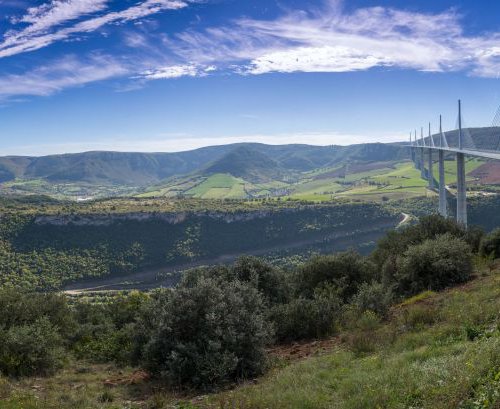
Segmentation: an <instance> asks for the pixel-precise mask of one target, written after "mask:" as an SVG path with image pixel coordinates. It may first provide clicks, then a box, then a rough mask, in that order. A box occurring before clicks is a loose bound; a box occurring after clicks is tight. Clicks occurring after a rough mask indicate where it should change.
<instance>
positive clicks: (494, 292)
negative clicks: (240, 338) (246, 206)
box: [0, 268, 500, 409]
mask: <svg viewBox="0 0 500 409" xmlns="http://www.w3.org/2000/svg"><path fill="white" fill-rule="evenodd" d="M483 270H484V272H483V273H480V274H478V277H477V278H476V279H475V280H473V281H472V282H470V283H468V284H466V285H463V286H460V287H455V288H451V289H449V290H447V291H444V292H442V293H432V292H425V293H422V294H420V295H417V296H415V297H412V298H410V299H407V300H406V301H404V302H403V303H401V304H398V305H396V306H394V307H393V308H392V309H391V312H390V316H389V318H388V319H387V320H386V321H383V322H380V321H379V320H378V319H376V318H374V317H371V318H370V317H369V316H368V317H367V318H366V319H364V320H362V321H360V322H357V323H356V324H352V323H347V324H346V329H345V331H344V332H343V333H342V334H341V335H339V336H337V337H334V338H331V339H328V340H322V341H312V342H308V343H301V344H293V345H290V346H280V347H277V348H274V349H272V350H271V351H270V354H271V356H272V357H273V358H272V362H273V369H271V371H270V372H269V373H268V374H267V375H265V376H264V377H262V378H260V379H256V380H254V381H253V382H248V383H246V384H243V385H240V386H237V387H233V388H231V389H228V390H225V391H220V392H218V393H215V394H209V395H203V396H196V395H190V394H189V393H184V394H179V393H176V392H173V391H166V390H165V389H164V388H162V386H161V385H159V384H157V383H155V382H153V381H151V380H150V379H148V376H147V374H146V373H144V372H141V371H136V370H134V369H133V368H128V369H120V368H116V367H114V366H109V365H106V366H104V365H90V364H89V365H87V364H85V363H84V362H75V363H72V364H69V365H68V366H67V369H66V370H64V371H62V372H60V373H59V374H58V375H56V376H54V377H48V378H30V379H27V380H12V379H11V380H8V379H0V408H7V409H11V408H12V409H17V408H24V409H32V408H47V409H51V408H61V409H63V408H76V409H77V408H106V409H110V408H151V409H153V408H158V409H159V408H184V409H187V408H198V407H199V408H242V409H243V408H343V409H344V408H450V409H451V408H465V409H472V408H500V315H499V311H500V270H499V269H498V268H497V269H493V272H489V271H486V270H488V269H486V268H483Z"/></svg>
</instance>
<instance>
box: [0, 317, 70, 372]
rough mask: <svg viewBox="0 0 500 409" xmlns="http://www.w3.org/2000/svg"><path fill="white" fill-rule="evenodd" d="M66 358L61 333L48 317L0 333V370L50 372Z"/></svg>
mask: <svg viewBox="0 0 500 409" xmlns="http://www.w3.org/2000/svg"><path fill="white" fill-rule="evenodd" d="M63 359H64V350H63V348H62V339H61V336H60V335H59V333H58V332H57V329H56V328H55V327H54V326H53V325H52V324H51V323H50V321H49V319H48V318H46V317H42V318H40V319H38V320H37V321H35V322H33V323H31V324H24V325H20V326H12V327H11V328H9V329H8V330H6V331H1V332H0V372H2V373H3V374H5V375H8V376H31V375H48V374H51V373H53V372H54V371H55V370H56V369H58V368H59V367H61V366H62V362H63Z"/></svg>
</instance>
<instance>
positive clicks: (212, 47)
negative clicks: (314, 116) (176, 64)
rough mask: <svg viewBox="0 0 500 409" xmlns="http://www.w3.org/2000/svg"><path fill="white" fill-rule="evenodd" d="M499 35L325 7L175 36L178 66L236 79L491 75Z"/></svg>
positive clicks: (439, 17) (454, 17)
mask: <svg viewBox="0 0 500 409" xmlns="http://www.w3.org/2000/svg"><path fill="white" fill-rule="evenodd" d="M499 40H500V33H488V34H484V35H481V36H475V37H471V36H467V35H465V34H464V30H463V28H462V20H461V16H460V15H459V14H458V13H457V12H456V11H455V10H454V9H450V10H446V11H444V12H442V13H434V14H433V13H423V12H415V11H405V10H398V9H394V8H387V7H370V8H363V9H358V10H356V11H354V12H351V13H346V12H344V11H343V8H342V6H341V2H338V1H327V2H326V3H325V7H324V8H322V9H314V10H298V11H297V10H294V11H290V12H289V13H287V14H286V15H284V16H281V17H279V18H277V19H275V20H256V19H239V20H236V21H235V22H233V23H232V24H229V25H227V26H224V27H214V28H210V29H206V30H205V31H203V32H199V31H194V30H189V31H186V32H184V33H180V34H178V35H177V36H175V39H173V40H172V41H171V47H172V49H173V50H174V51H175V52H176V53H177V55H178V56H179V57H180V58H181V59H183V60H184V61H186V62H188V63H191V64H194V63H198V64H214V63H218V65H219V66H224V65H225V66H226V67H229V69H230V70H233V71H234V72H237V73H242V74H255V75H257V74H265V73H271V72H282V73H290V72H346V71H359V70H367V69H371V68H375V67H386V68H387V67H391V68H392V67H394V68H402V69H413V70H418V71H430V72H449V71H458V70H463V71H466V72H467V73H469V74H471V75H480V76H497V75H498V71H499V70H500V47H499V46H498V44H499Z"/></svg>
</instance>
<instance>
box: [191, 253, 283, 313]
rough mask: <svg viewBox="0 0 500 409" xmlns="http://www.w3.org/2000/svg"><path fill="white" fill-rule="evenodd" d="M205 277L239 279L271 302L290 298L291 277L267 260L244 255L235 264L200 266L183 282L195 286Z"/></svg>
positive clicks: (279, 301)
mask: <svg viewBox="0 0 500 409" xmlns="http://www.w3.org/2000/svg"><path fill="white" fill-rule="evenodd" d="M203 278H215V279H218V280H224V281H233V280H239V281H241V282H244V283H248V284H250V285H252V286H253V287H255V288H256V289H257V290H259V292H260V293H261V294H262V295H263V296H264V298H265V299H266V301H269V302H270V303H271V304H274V303H282V302H286V301H288V299H289V298H290V292H291V288H290V278H289V277H287V275H286V273H285V272H284V271H283V270H281V269H279V268H276V267H274V266H272V265H271V264H269V263H266V262H265V261H263V260H261V259H259V258H257V257H253V256H243V257H240V258H238V259H237V260H236V262H235V263H234V265H233V266H231V267H229V266H212V267H199V268H194V269H191V270H189V271H188V272H186V273H185V274H184V276H183V278H182V284H183V285H184V286H186V287H190V286H194V285H196V283H197V282H198V281H199V280H201V279H203Z"/></svg>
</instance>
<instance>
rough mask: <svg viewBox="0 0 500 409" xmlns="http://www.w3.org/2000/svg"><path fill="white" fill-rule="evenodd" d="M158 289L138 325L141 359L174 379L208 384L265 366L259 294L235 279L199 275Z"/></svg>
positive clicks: (267, 334)
mask: <svg viewBox="0 0 500 409" xmlns="http://www.w3.org/2000/svg"><path fill="white" fill-rule="evenodd" d="M191 284H192V285H190V286H186V285H180V286H179V287H177V288H176V289H175V291H163V292H160V293H158V294H157V295H156V298H155V300H154V301H152V302H151V303H150V305H149V307H148V308H147V310H146V312H145V314H144V317H143V319H142V321H141V322H140V323H139V325H138V329H137V331H138V335H139V336H138V337H137V340H138V341H137V342H139V343H144V344H143V345H140V347H141V350H142V363H143V364H144V365H145V367H146V368H147V369H148V370H150V371H151V372H152V374H154V375H156V376H159V377H161V378H163V379H165V380H167V381H168V382H170V383H171V384H174V385H191V386H194V387H198V388H211V387H213V386H215V385H217V384H220V383H223V382H225V381H232V380H236V379H240V378H246V377H250V376H255V375H258V374H260V373H262V372H263V370H264V369H265V366H266V355H265V346H266V345H267V344H268V342H269V340H270V338H271V328H270V326H269V324H268V323H267V321H266V320H265V316H264V303H263V299H262V296H261V295H260V294H259V292H258V291H257V290H256V289H255V288H253V287H252V286H250V285H248V284H245V283H241V282H240V281H238V280H234V281H225V280H217V279H211V278H205V277H203V278H201V279H199V280H198V281H197V282H196V283H191Z"/></svg>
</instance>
